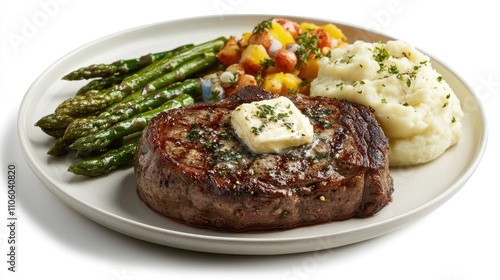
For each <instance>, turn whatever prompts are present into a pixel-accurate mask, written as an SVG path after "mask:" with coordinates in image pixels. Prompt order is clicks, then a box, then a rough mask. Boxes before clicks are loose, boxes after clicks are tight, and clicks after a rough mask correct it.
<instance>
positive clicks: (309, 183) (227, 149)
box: [135, 87, 393, 231]
mask: <svg viewBox="0 0 500 280" xmlns="http://www.w3.org/2000/svg"><path fill="white" fill-rule="evenodd" d="M274 97H276V96H275V95H273V94H271V93H269V92H266V91H264V90H262V89H260V88H258V87H244V88H242V89H240V90H239V91H237V92H236V93H235V94H234V95H233V96H231V97H230V98H228V99H226V100H224V101H222V102H220V103H217V104H196V105H194V106H191V107H187V108H180V109H174V110H170V111H168V112H165V113H162V114H160V115H159V116H158V117H156V118H154V119H153V120H151V122H150V123H149V125H148V127H147V128H146V129H145V130H144V132H143V135H142V137H141V141H140V143H139V148H138V152H137V156H136V164H135V171H136V179H137V183H138V189H137V191H138V195H139V197H140V198H141V199H142V200H143V201H144V202H145V203H146V204H147V205H148V206H149V207H151V208H152V209H153V210H155V211H157V212H159V213H160V214H163V215H165V216H167V217H170V218H173V219H176V220H179V221H182V222H185V223H188V224H191V225H195V226H206V227H214V228H222V229H229V230H234V231H242V230H251V229H268V228H290V227H295V226H299V225H308V224H315V223H323V222H329V221H334V220H342V219H347V218H351V217H367V216H371V215H373V214H375V213H376V212H377V211H379V210H380V209H381V208H382V207H384V206H385V205H386V204H387V203H389V202H390V200H391V194H392V192H393V181H392V178H391V176H390V172H389V167H388V166H389V165H388V149H389V144H388V140H387V138H386V137H385V135H384V134H383V132H382V130H381V128H380V126H379V124H378V122H377V121H376V120H375V118H374V116H373V112H372V111H371V109H370V108H367V107H364V106H362V105H358V104H353V103H350V102H347V101H340V100H336V99H330V98H324V97H314V98H313V97H308V96H302V95H291V96H289V98H290V99H291V100H292V101H293V102H294V104H295V105H296V106H297V108H299V110H301V111H302V112H303V113H304V114H305V115H306V116H308V117H309V119H310V120H311V123H312V124H313V127H314V132H315V135H314V141H313V143H312V144H309V145H302V146H300V147H296V148H291V149H288V150H287V151H285V152H283V153H281V154H263V155H256V154H253V153H252V152H250V150H248V149H247V148H246V146H245V145H244V144H242V143H240V142H239V141H238V139H237V137H236V135H235V133H234V131H233V129H232V127H231V124H230V114H231V112H232V110H234V109H235V108H236V107H237V106H238V105H240V104H242V103H246V102H252V101H257V100H264V99H271V98H274Z"/></svg>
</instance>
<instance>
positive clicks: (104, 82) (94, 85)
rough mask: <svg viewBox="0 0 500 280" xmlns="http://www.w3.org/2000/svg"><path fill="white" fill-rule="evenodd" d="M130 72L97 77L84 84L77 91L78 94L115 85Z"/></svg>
mask: <svg viewBox="0 0 500 280" xmlns="http://www.w3.org/2000/svg"><path fill="white" fill-rule="evenodd" d="M128 75H130V74H120V75H113V76H109V77H105V78H101V79H95V80H92V81H90V82H88V83H87V84H86V85H84V86H82V87H81V88H80V89H79V90H78V91H77V92H76V95H85V94H87V93H88V92H90V91H100V90H103V89H107V88H110V87H112V86H114V85H117V84H119V83H121V82H122V81H123V79H125V77H127V76H128Z"/></svg>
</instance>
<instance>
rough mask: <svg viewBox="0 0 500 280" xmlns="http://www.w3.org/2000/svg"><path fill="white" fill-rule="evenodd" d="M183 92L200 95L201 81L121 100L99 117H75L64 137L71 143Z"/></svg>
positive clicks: (191, 80)
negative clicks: (137, 97) (134, 98)
mask: <svg viewBox="0 0 500 280" xmlns="http://www.w3.org/2000/svg"><path fill="white" fill-rule="evenodd" d="M182 93H184V94H189V95H191V96H192V97H197V96H198V95H200V94H201V88H200V84H199V81H198V80H195V79H188V80H185V81H184V82H182V83H180V84H178V85H176V86H175V87H167V88H164V89H162V90H158V91H155V92H152V93H150V94H147V95H141V96H142V97H143V98H141V99H138V100H133V101H130V102H120V103H119V104H117V106H114V107H113V109H111V110H106V111H105V112H103V113H101V114H100V115H99V116H97V117H87V118H79V119H75V120H74V121H73V122H71V124H70V125H69V126H68V127H67V129H66V131H65V133H64V136H63V139H64V140H65V141H67V142H68V143H70V142H73V141H74V140H76V139H78V138H80V137H83V136H85V135H88V134H91V133H96V132H97V131H100V130H104V129H107V128H109V127H111V126H112V125H113V124H115V123H117V122H119V121H121V120H125V119H128V118H130V117H132V116H134V115H137V114H140V113H143V112H146V111H149V110H151V109H153V108H156V107H158V106H160V105H162V104H163V103H165V102H166V101H168V100H170V99H172V98H173V97H175V96H178V95H180V94H182Z"/></svg>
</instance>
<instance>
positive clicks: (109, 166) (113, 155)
mask: <svg viewBox="0 0 500 280" xmlns="http://www.w3.org/2000/svg"><path fill="white" fill-rule="evenodd" d="M138 142H139V140H138V138H136V139H135V140H133V141H132V142H130V143H128V144H125V145H123V146H121V147H119V148H116V149H113V150H110V151H108V152H106V153H104V154H102V155H98V156H93V157H89V158H85V159H82V160H80V161H78V162H76V163H74V164H72V165H70V166H69V168H68V171H70V172H73V173H75V174H76V175H84V176H89V177H96V176H100V175H103V174H106V173H109V172H111V171H113V170H115V169H117V168H119V167H122V166H127V165H131V164H132V163H134V160H135V152H136V150H137V145H138Z"/></svg>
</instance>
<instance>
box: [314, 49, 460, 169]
mask: <svg viewBox="0 0 500 280" xmlns="http://www.w3.org/2000/svg"><path fill="white" fill-rule="evenodd" d="M311 95H312V96H318V95H319V96H327V97H336V98H339V99H346V100H349V101H352V102H357V103H360V104H363V105H366V106H371V107H372V108H373V109H374V110H375V116H376V118H377V120H378V121H379V122H380V124H381V126H382V129H383V130H384V132H385V134H386V136H387V137H388V138H389V141H390V164H391V166H406V165H414V164H420V163H425V162H428V161H431V160H433V159H435V158H437V157H438V156H439V155H441V154H442V153H443V152H444V151H446V149H448V148H449V147H450V146H452V145H454V144H455V143H457V142H458V140H459V139H460V137H461V134H462V127H461V119H462V116H463V113H462V110H461V107H460V101H459V100H458V98H457V97H456V96H455V94H454V92H453V91H452V89H451V88H450V86H449V85H448V84H447V83H446V81H444V80H443V78H442V77H441V76H440V74H439V73H437V72H436V71H435V70H434V68H432V66H431V61H430V59H429V57H428V56H426V55H424V54H422V53H421V52H419V51H417V50H416V49H415V48H413V47H412V46H410V45H408V44H407V43H405V42H402V41H389V42H387V43H367V42H363V41H357V42H355V43H353V44H351V45H349V46H347V47H345V48H339V49H334V50H332V53H331V57H330V58H326V57H325V58H323V59H322V60H321V61H320V64H319V72H318V77H317V78H316V79H315V80H314V81H313V82H312V84H311Z"/></svg>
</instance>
